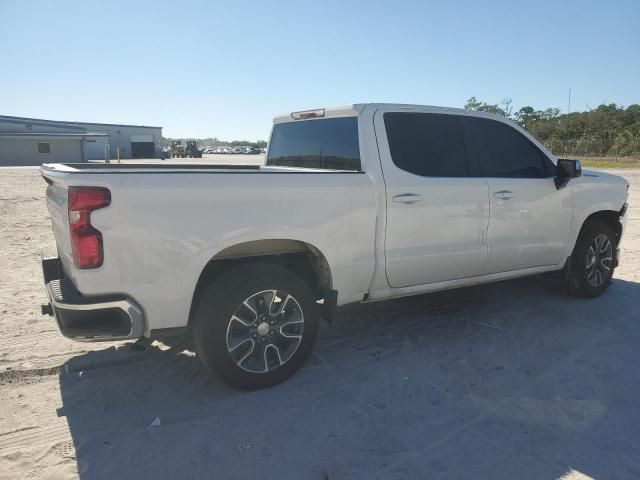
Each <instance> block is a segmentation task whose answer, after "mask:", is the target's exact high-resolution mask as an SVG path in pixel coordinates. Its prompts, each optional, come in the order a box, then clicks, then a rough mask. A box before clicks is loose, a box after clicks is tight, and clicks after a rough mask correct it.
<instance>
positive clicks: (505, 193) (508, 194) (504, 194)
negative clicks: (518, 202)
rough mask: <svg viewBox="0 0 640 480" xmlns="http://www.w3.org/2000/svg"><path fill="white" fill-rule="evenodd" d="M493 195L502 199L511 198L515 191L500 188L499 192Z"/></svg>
mask: <svg viewBox="0 0 640 480" xmlns="http://www.w3.org/2000/svg"><path fill="white" fill-rule="evenodd" d="M493 197H494V198H499V199H500V200H511V199H512V198H513V192H510V191H509V190H500V191H499V192H494V194H493Z"/></svg>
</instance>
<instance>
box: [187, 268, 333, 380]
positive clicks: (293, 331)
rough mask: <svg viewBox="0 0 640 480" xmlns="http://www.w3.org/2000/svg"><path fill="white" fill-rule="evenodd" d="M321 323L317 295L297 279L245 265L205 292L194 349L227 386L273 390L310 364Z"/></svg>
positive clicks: (195, 322)
mask: <svg viewBox="0 0 640 480" xmlns="http://www.w3.org/2000/svg"><path fill="white" fill-rule="evenodd" d="M319 318H320V316H319V311H318V304H317V303H316V300H315V297H314V295H313V293H312V292H311V290H310V289H309V287H308V286H307V284H306V283H305V282H304V281H303V280H302V279H301V278H300V277H298V276H297V275H296V274H294V273H293V272H291V271H290V270H287V269H285V268H283V267H281V266H279V265H276V264H270V263H253V264H245V265H240V266H238V267H236V268H234V269H232V270H230V271H228V272H226V273H225V274H223V275H222V276H221V277H220V278H218V279H217V280H216V281H215V282H213V283H211V284H210V285H208V286H206V287H204V290H203V292H202V294H201V295H200V300H199V301H198V304H197V306H196V309H195V312H194V318H193V340H194V346H195V350H196V353H197V355H198V357H199V358H200V359H201V360H202V362H203V363H204V365H205V366H206V367H207V368H208V369H209V370H210V371H212V372H214V373H215V374H217V375H218V376H219V377H220V378H221V379H222V380H223V381H224V382H225V383H227V384H229V385H231V386H233V387H236V388H240V389H244V390H257V389H260V388H266V387H271V386H273V385H276V384H278V383H281V382H283V381H285V380H286V379H288V378H289V377H290V376H292V375H293V374H294V373H295V372H297V371H298V369H300V367H302V365H303V364H304V363H305V361H306V360H307V358H308V357H309V355H310V354H311V351H312V349H313V345H314V343H315V340H316V337H317V334H318V324H319Z"/></svg>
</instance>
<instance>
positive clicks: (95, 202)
mask: <svg viewBox="0 0 640 480" xmlns="http://www.w3.org/2000/svg"><path fill="white" fill-rule="evenodd" d="M110 203H111V192H110V191H109V189H107V188H100V187H69V203H68V204H69V231H70V232H71V253H72V255H73V264H74V265H75V266H76V267H78V268H97V267H99V266H100V265H102V261H103V260H104V255H103V250H102V234H101V233H100V231H98V230H96V229H95V228H93V226H92V225H91V212H92V211H94V210H98V209H100V208H104V207H106V206H108V205H109V204H110Z"/></svg>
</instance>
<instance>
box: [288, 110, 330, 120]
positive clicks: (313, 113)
mask: <svg viewBox="0 0 640 480" xmlns="http://www.w3.org/2000/svg"><path fill="white" fill-rule="evenodd" d="M322 117H324V108H317V109H315V110H304V111H302V112H293V113H292V114H291V118H293V119H294V120H307V119H309V118H322Z"/></svg>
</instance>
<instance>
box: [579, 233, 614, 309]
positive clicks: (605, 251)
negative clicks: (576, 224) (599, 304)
mask: <svg viewBox="0 0 640 480" xmlns="http://www.w3.org/2000/svg"><path fill="white" fill-rule="evenodd" d="M616 248H617V244H616V235H615V233H614V232H613V230H611V228H610V227H609V226H608V225H607V224H605V223H603V222H598V221H596V222H593V223H591V224H590V225H589V226H588V227H586V229H585V231H584V232H583V233H582V235H581V236H580V238H579V239H578V241H577V242H576V246H575V248H574V250H573V254H572V256H571V272H570V274H569V278H568V283H569V285H568V286H569V292H570V293H571V294H572V295H576V296H579V297H588V298H590V297H597V296H599V295H601V294H602V293H603V292H604V291H605V290H606V289H607V287H608V286H609V284H610V283H611V278H612V276H613V270H614V265H615V252H616Z"/></svg>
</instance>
